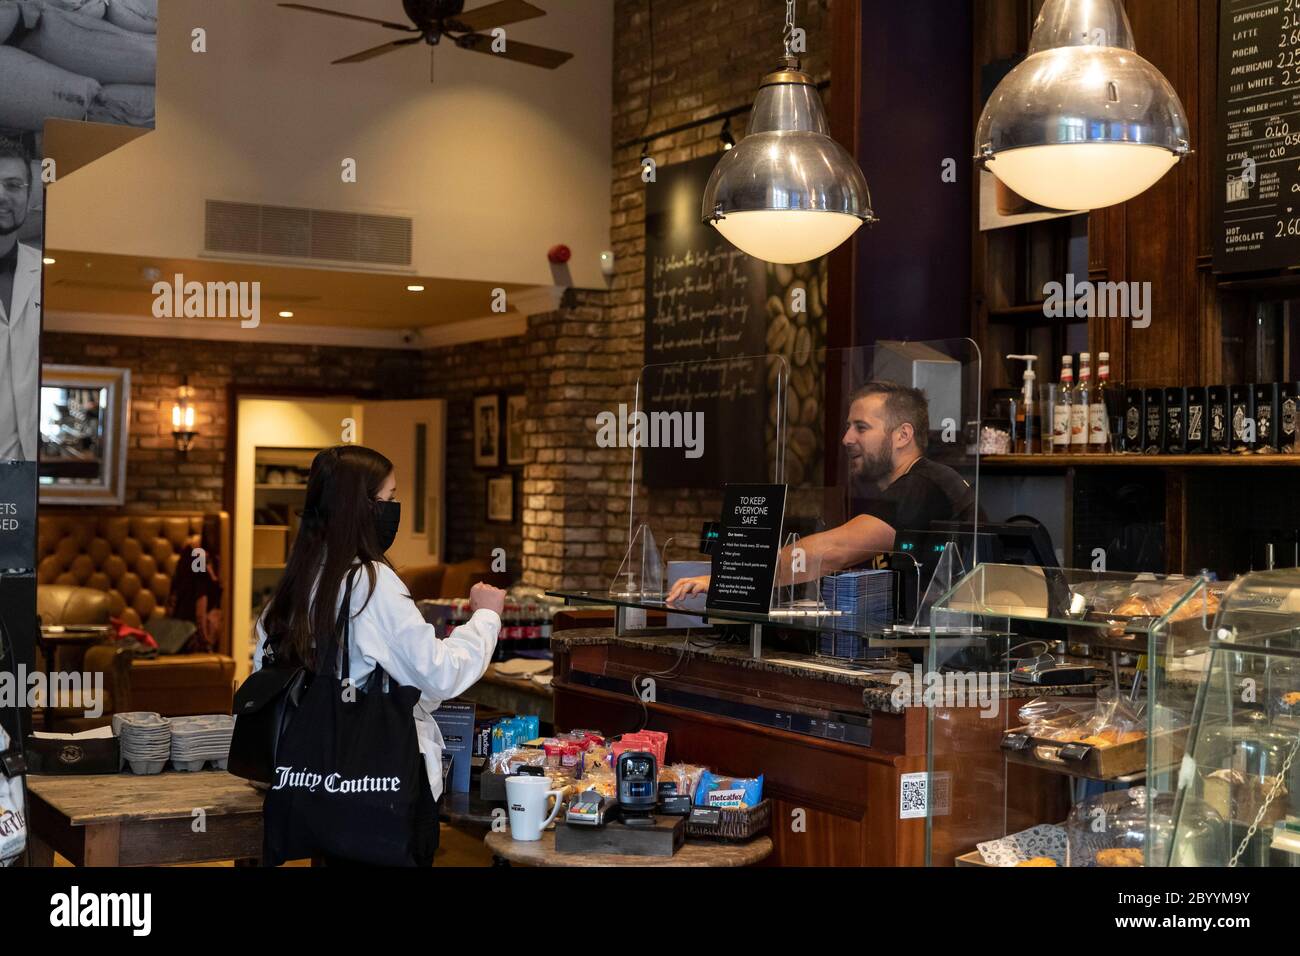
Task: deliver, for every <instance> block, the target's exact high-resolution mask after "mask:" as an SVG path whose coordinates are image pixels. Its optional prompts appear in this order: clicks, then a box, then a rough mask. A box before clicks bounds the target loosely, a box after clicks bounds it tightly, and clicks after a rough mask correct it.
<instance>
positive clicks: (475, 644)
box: [253, 445, 505, 826]
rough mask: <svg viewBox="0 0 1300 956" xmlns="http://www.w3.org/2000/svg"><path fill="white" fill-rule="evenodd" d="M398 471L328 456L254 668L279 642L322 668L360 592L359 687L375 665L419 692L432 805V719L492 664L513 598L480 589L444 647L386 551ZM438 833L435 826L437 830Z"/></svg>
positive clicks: (311, 490)
mask: <svg viewBox="0 0 1300 956" xmlns="http://www.w3.org/2000/svg"><path fill="white" fill-rule="evenodd" d="M396 495H397V481H396V478H395V476H394V473H393V464H392V462H390V461H389V460H388V459H387V458H385V457H384V456H383V455H381V454H379V453H378V452H376V451H373V450H371V449H369V448H362V447H360V446H358V445H340V446H338V447H335V448H327V449H326V450H325V451H322V452H321V453H320V454H318V455H317V456H316V458H315V460H313V461H312V465H311V472H310V474H309V476H308V478H307V503H306V506H305V507H304V509H303V514H302V526H301V528H300V529H299V532H298V536H297V538H295V540H294V543H293V550H292V553H291V554H290V555H289V561H288V564H287V565H286V566H285V571H284V576H283V577H282V578H281V579H280V583H279V586H278V587H277V588H276V590H275V594H274V596H273V597H272V598H271V601H270V603H269V604H268V605H267V607H266V609H265V611H264V612H263V614H262V616H261V618H260V619H259V620H258V622H257V650H256V652H255V653H254V657H253V661H254V668H257V667H260V666H261V663H262V654H263V648H264V645H265V644H266V642H268V641H270V642H271V645H272V649H273V651H274V656H275V659H276V662H277V664H279V665H289V666H299V665H301V666H305V667H307V668H308V669H309V670H312V669H314V667H315V651H314V644H315V641H316V640H317V639H318V638H319V639H322V640H323V639H325V636H326V635H329V634H330V633H331V632H332V631H333V630H334V628H335V623H336V621H337V620H338V619H339V615H340V611H341V609H342V604H343V598H344V594H345V593H346V580H345V579H347V578H348V577H349V575H350V576H351V577H352V578H353V579H354V581H353V584H352V588H351V595H352V596H351V603H350V607H349V609H348V613H349V614H350V619H351V625H350V634H351V636H350V640H349V655H348V661H349V668H350V679H351V681H352V682H353V683H354V684H356V685H358V686H364V684H365V681H366V678H367V677H368V676H369V675H370V673H371V672H372V671H373V670H374V669H375V667H376V666H378V667H380V668H382V670H383V672H384V673H386V674H387V675H388V676H389V677H390V678H391V679H392V680H394V681H396V682H397V683H398V684H400V685H403V686H406V687H414V688H417V689H419V691H420V695H421V696H420V702H419V704H418V705H417V706H416V708H415V712H414V713H413V715H412V717H413V719H414V720H415V724H416V731H417V736H418V738H419V743H420V752H421V753H422V754H423V755H424V762H425V769H426V771H427V775H428V779H429V788H430V791H431V794H432V798H433V800H435V801H438V800H439V799H440V798H441V796H442V749H443V740H442V734H441V733H440V732H439V730H438V725H437V724H436V723H435V722H434V721H433V719H432V717H431V716H430V715H431V714H432V712H433V711H434V710H436V709H437V708H438V707H439V705H440V704H441V703H442V701H444V700H446V699H448V698H451V697H455V696H457V695H459V694H462V693H464V692H465V691H466V690H468V689H469V687H470V686H471V685H473V684H474V683H475V682H476V681H477V680H478V679H479V678H480V677H482V676H483V673H484V671H486V670H487V666H488V663H489V662H490V661H491V659H492V651H493V649H494V648H495V647H496V641H497V635H498V633H499V632H500V630H501V611H502V607H503V605H504V602H505V592H503V591H501V590H499V589H498V588H494V587H490V586H489V585H486V584H483V583H479V584H475V585H474V587H473V588H472V589H471V590H470V595H469V597H470V608H471V610H472V615H471V617H470V620H469V622H468V623H467V624H463V625H461V626H460V627H458V628H456V629H455V630H454V631H452V632H451V634H450V635H449V636H448V637H447V638H446V639H445V640H439V639H438V638H437V637H435V635H434V629H433V625H431V624H428V623H426V622H425V620H424V618H423V617H421V615H420V611H419V609H418V608H417V607H416V606H415V602H414V601H413V600H411V596H410V592H408V591H407V589H406V585H404V584H403V583H402V581H401V579H400V578H399V577H398V576H397V572H395V571H394V570H393V568H392V566H391V565H390V564H389V563H388V560H387V559H386V558H385V557H384V552H386V551H387V550H388V548H389V547H390V546H391V545H392V543H393V539H394V536H395V535H396V534H397V525H398V520H399V518H400V515H401V506H400V505H399V504H398V502H397V500H396ZM431 823H432V825H433V826H436V825H437V822H436V817H435V818H434V820H433V821H431Z"/></svg>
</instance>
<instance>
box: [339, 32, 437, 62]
mask: <svg viewBox="0 0 1300 956" xmlns="http://www.w3.org/2000/svg"><path fill="white" fill-rule="evenodd" d="M423 39H424V37H403V38H402V39H400V40H394V41H393V42H392V43H381V44H380V45H379V46H372V47H371V48H370V49H369V50H362V51H361V52H360V53H353V54H352V55H351V56H345V57H344V58H343V59H341V60H333V61H332V62H331V63H330V66H337V65H338V64H340V63H360V62H361V61H362V60H372V59H374V58H375V57H377V56H383V55H384V54H385V53H392V52H393V51H394V50H397V49H400V48H401V47H404V46H410V45H411V44H412V43H419V42H420V41H421V40H423Z"/></svg>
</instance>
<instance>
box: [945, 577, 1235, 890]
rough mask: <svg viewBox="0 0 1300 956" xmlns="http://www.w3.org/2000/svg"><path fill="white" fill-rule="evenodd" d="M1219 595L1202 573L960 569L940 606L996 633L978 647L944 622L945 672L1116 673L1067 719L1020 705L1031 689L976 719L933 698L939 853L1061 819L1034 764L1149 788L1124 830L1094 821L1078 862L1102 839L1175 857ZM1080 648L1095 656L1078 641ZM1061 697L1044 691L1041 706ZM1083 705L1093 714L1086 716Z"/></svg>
mask: <svg viewBox="0 0 1300 956" xmlns="http://www.w3.org/2000/svg"><path fill="white" fill-rule="evenodd" d="M1217 605H1218V590H1217V586H1216V587H1215V588H1211V586H1210V584H1209V582H1207V581H1206V580H1205V579H1204V578H1185V577H1181V576H1161V575H1154V574H1127V573H1116V572H1111V573H1107V572H1104V571H1085V570H1079V569H1062V568H1043V567H1030V566H1023V565H1005V564H991V563H985V564H981V565H979V566H978V567H976V568H975V569H974V570H973V571H972V572H971V573H970V574H968V575H967V576H966V577H964V578H962V579H961V580H960V581H958V582H957V583H956V584H955V585H954V586H953V588H952V589H951V590H950V591H949V592H948V594H946V595H944V596H943V597H942V598H941V599H940V600H939V601H938V602H937V604H936V606H935V609H934V612H933V617H934V619H935V620H936V621H939V622H944V621H946V620H947V619H948V617H947V616H948V615H950V614H957V615H960V616H961V619H962V620H965V621H968V622H970V623H971V624H973V625H977V626H979V627H980V628H981V629H982V632H983V633H984V634H985V635H986V638H985V643H984V646H983V647H981V648H979V649H978V651H977V652H975V653H972V651H971V649H970V648H959V647H954V646H952V644H951V643H945V641H944V640H943V639H942V632H941V630H940V629H939V628H938V627H935V628H933V629H932V633H933V635H934V636H933V638H932V640H931V642H930V647H929V652H928V654H927V662H926V669H927V671H931V672H934V673H937V674H942V675H944V677H945V680H946V682H947V683H953V682H954V681H955V680H957V679H961V680H967V681H974V682H976V683H978V684H980V686H984V685H985V684H987V685H989V686H990V687H1001V688H1006V689H1010V688H1012V687H1017V686H1020V687H1026V686H1028V687H1030V688H1031V689H1032V685H1025V684H1023V683H1019V682H1016V681H1013V680H1012V674H1013V672H1015V671H1016V669H1017V667H1018V666H1019V665H1022V664H1024V665H1028V666H1032V665H1034V664H1036V663H1041V662H1046V661H1049V660H1050V659H1051V658H1052V657H1056V658H1058V659H1060V658H1064V659H1066V660H1069V661H1072V662H1081V663H1092V664H1093V665H1094V666H1104V667H1106V668H1108V670H1109V672H1110V677H1109V683H1108V684H1106V683H1103V684H1101V685H1100V686H1096V687H1082V686H1080V687H1079V688H1078V693H1077V695H1076V697H1075V698H1073V699H1074V700H1075V701H1077V703H1066V704H1064V705H1063V709H1064V710H1065V711H1068V713H1067V715H1066V716H1064V717H1062V718H1061V719H1060V721H1059V723H1056V722H1053V721H1052V720H1045V721H1042V722H1041V723H1040V722H1038V721H1037V720H1036V717H1034V716H1028V714H1030V712H1032V711H1033V710H1034V708H1030V710H1029V711H1025V712H1024V714H1025V715H1024V716H1022V708H1024V707H1025V705H1027V704H1030V703H1031V702H1032V701H1033V698H1034V696H1036V695H1033V694H1032V692H1030V693H1029V694H1028V696H1019V697H1011V696H1006V697H1005V698H1004V699H1003V700H1002V701H1001V702H1000V704H999V705H998V706H996V707H991V708H989V709H988V712H987V715H982V716H986V718H987V719H984V720H982V721H981V722H975V723H972V722H971V721H964V722H963V721H961V720H959V719H957V718H958V713H957V710H956V708H954V707H953V706H951V702H950V701H948V700H946V699H945V701H944V706H941V707H932V708H929V709H928V711H927V725H928V726H927V735H928V738H929V762H930V773H931V775H932V777H931V779H932V780H933V779H946V780H947V781H948V782H949V784H950V801H949V805H948V806H947V807H944V808H940V809H936V808H935V807H931V808H930V814H929V816H928V817H927V852H928V858H929V859H930V860H931V862H937V863H947V862H949V861H950V859H951V854H952V853H954V852H957V853H960V852H964V851H965V850H969V849H971V848H972V847H973V846H974V844H976V843H979V842H983V841H986V840H992V839H997V838H999V837H1002V836H1006V835H1010V834H1013V833H1017V832H1020V831H1022V830H1024V829H1027V828H1029V827H1031V826H1035V825H1038V824H1057V823H1061V822H1063V821H1062V820H1061V819H1059V818H1058V819H1051V818H1044V817H1043V816H1042V814H1044V813H1050V812H1052V811H1051V810H1049V809H1048V806H1049V805H1050V804H1043V803H1040V802H1038V801H1037V800H1036V798H1038V797H1041V794H1042V791H1043V787H1042V786H1041V784H1040V785H1039V786H1036V787H1027V786H1024V785H1020V786H1017V784H1016V781H1017V778H1023V775H1024V772H1025V771H1024V770H1023V769H1022V768H1024V767H1030V768H1033V769H1034V770H1035V771H1037V772H1039V775H1040V780H1041V779H1042V774H1044V773H1046V774H1053V773H1057V774H1061V775H1063V776H1064V777H1066V778H1069V779H1070V780H1071V781H1072V782H1071V785H1070V789H1071V792H1072V793H1073V794H1074V796H1079V795H1080V793H1079V791H1081V790H1082V789H1083V786H1084V784H1082V783H1081V781H1086V780H1092V781H1097V782H1100V783H1106V784H1112V785H1128V786H1145V788H1146V792H1145V794H1144V795H1143V797H1142V799H1140V800H1137V801H1135V804H1136V806H1137V811H1136V812H1135V813H1133V814H1118V813H1116V814H1112V815H1111V816H1112V819H1111V823H1113V824H1114V827H1115V829H1114V831H1113V832H1112V831H1111V830H1107V831H1106V832H1105V833H1102V834H1100V835H1098V834H1090V836H1089V839H1090V841H1091V842H1090V843H1089V844H1088V846H1089V847H1090V850H1089V852H1088V854H1087V855H1086V859H1085V858H1084V857H1083V856H1082V855H1080V856H1079V858H1077V859H1072V860H1071V861H1070V862H1071V864H1072V865H1096V859H1097V857H1096V851H1097V850H1099V849H1117V850H1118V849H1124V850H1126V851H1132V852H1136V853H1137V854H1138V855H1139V856H1140V857H1141V858H1142V860H1143V862H1144V863H1145V865H1148V866H1153V865H1164V863H1165V862H1166V861H1167V854H1168V849H1169V841H1168V839H1167V836H1168V830H1169V823H1168V811H1169V806H1170V802H1171V799H1172V795H1173V793H1174V791H1175V788H1176V782H1177V776H1178V771H1179V766H1180V762H1181V760H1182V756H1183V751H1184V749H1185V746H1186V742H1187V735H1188V728H1189V725H1190V723H1191V715H1192V709H1193V704H1194V701H1195V699H1196V692H1197V688H1198V687H1199V685H1200V683H1201V681H1202V679H1203V673H1204V667H1205V663H1206V650H1207V647H1208V644H1209V636H1210V633H1211V625H1212V622H1213V617H1214V613H1215V611H1216V609H1217ZM940 612H942V614H941V613H940ZM1081 648H1082V649H1081ZM1074 651H1079V652H1080V653H1083V652H1086V653H1087V654H1088V655H1089V657H1087V658H1079V657H1075V656H1072V655H1071V654H1069V653H1068V652H1074ZM1060 700H1061V698H1059V697H1052V698H1042V700H1041V701H1040V702H1039V703H1038V704H1037V705H1036V706H1037V707H1041V706H1043V704H1044V702H1045V703H1046V704H1047V705H1048V706H1052V707H1054V706H1055V704H1056V702H1058V701H1060ZM1076 708H1077V709H1076ZM1076 715H1081V717H1082V718H1085V719H1086V720H1087V721H1090V722H1091V723H1088V724H1087V725H1086V729H1084V725H1081V724H1078V723H1076ZM1009 732H1010V733H1009ZM999 751H1000V752H999ZM1134 820H1137V821H1138V823H1137V824H1135V823H1134V822H1133V821H1134ZM1121 830H1122V832H1121Z"/></svg>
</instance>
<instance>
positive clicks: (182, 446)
mask: <svg viewBox="0 0 1300 956" xmlns="http://www.w3.org/2000/svg"><path fill="white" fill-rule="evenodd" d="M195 420H196V412H195V408H194V389H193V388H191V387H190V377H189V376H188V375H187V376H185V377H184V378H183V379H181V386H180V388H178V389H176V401H175V403H174V404H173V405H172V439H173V440H174V441H175V442H176V450H177V451H178V452H180V453H181V454H182V455H186V454H188V453H189V450H190V446H191V445H193V444H194V439H195V438H197V437H198V434H199V433H198V430H197V429H196V428H195V425H194V423H195Z"/></svg>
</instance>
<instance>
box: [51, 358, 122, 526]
mask: <svg viewBox="0 0 1300 956" xmlns="http://www.w3.org/2000/svg"><path fill="white" fill-rule="evenodd" d="M130 402H131V371H130V369H125V368H99V367H88V366H79V365H46V366H44V367H43V368H42V369H41V400H40V465H39V466H38V473H39V475H40V495H41V497H40V501H41V504H43V505H120V504H122V503H123V501H125V500H126V445H127V429H128V424H127V423H128V422H130V420H131V412H130Z"/></svg>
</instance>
